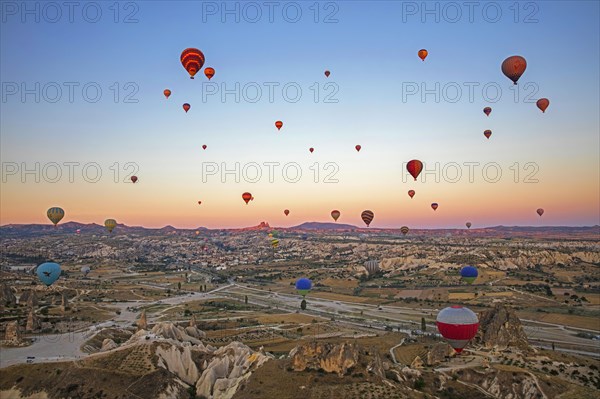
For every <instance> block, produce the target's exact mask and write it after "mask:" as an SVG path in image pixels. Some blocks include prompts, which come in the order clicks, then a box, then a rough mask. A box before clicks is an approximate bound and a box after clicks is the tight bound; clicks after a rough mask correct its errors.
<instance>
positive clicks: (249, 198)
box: [242, 193, 254, 205]
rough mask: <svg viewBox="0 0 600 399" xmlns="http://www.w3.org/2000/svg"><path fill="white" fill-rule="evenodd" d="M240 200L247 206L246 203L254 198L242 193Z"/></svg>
mask: <svg viewBox="0 0 600 399" xmlns="http://www.w3.org/2000/svg"><path fill="white" fill-rule="evenodd" d="M242 199H243V200H244V202H246V205H248V202H250V200H253V199H254V197H253V196H252V194H250V193H244V194H242Z"/></svg>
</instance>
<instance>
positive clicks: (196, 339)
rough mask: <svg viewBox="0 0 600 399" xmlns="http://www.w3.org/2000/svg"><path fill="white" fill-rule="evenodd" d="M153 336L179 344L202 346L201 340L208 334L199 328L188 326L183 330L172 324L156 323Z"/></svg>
mask: <svg viewBox="0 0 600 399" xmlns="http://www.w3.org/2000/svg"><path fill="white" fill-rule="evenodd" d="M152 334H155V335H158V336H160V337H163V338H167V339H173V340H176V341H179V342H189V343H192V344H195V345H199V344H202V342H201V341H200V339H201V338H204V337H205V336H206V333H205V332H204V331H201V330H199V329H198V328H197V327H190V326H188V327H186V328H183V327H179V326H176V325H174V324H172V323H156V324H155V325H154V327H153V328H152Z"/></svg>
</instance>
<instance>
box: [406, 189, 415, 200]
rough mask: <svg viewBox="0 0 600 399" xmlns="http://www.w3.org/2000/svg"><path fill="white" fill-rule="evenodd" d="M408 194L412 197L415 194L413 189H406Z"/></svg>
mask: <svg viewBox="0 0 600 399" xmlns="http://www.w3.org/2000/svg"><path fill="white" fill-rule="evenodd" d="M408 196H409V197H410V198H412V197H414V196H415V190H408Z"/></svg>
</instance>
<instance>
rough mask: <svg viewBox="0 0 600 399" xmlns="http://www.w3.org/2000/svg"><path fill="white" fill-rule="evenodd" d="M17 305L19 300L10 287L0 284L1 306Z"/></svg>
mask: <svg viewBox="0 0 600 399" xmlns="http://www.w3.org/2000/svg"><path fill="white" fill-rule="evenodd" d="M16 303H17V298H16V297H15V294H14V293H13V292H12V290H11V289H10V287H9V286H8V285H6V284H5V283H0V306H10V305H14V304H16Z"/></svg>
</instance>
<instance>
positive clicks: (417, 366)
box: [410, 356, 423, 369]
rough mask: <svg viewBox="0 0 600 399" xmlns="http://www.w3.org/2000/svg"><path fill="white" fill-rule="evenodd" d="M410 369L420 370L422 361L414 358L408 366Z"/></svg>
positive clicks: (419, 358)
mask: <svg viewBox="0 0 600 399" xmlns="http://www.w3.org/2000/svg"><path fill="white" fill-rule="evenodd" d="M410 368H411V369H422V368H423V360H421V357H420V356H417V357H415V360H413V361H412V363H411V364H410Z"/></svg>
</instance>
